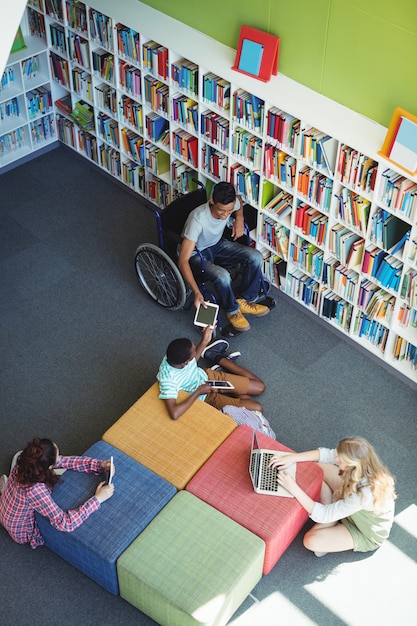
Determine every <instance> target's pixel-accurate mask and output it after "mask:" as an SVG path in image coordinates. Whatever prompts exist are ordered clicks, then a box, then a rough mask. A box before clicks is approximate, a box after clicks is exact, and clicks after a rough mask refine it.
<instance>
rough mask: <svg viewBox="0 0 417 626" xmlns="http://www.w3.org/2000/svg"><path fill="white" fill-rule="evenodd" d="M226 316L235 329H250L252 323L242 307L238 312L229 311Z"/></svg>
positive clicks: (242, 330)
mask: <svg viewBox="0 0 417 626" xmlns="http://www.w3.org/2000/svg"><path fill="white" fill-rule="evenodd" d="M226 316H227V319H228V320H229V322H230V323H231V325H232V326H233V328H234V329H235V330H238V331H240V332H244V331H245V330H249V329H250V324H249V322H248V320H247V319H246V317H244V315H242V311H241V310H240V309H239V311H238V312H237V313H227V314H226Z"/></svg>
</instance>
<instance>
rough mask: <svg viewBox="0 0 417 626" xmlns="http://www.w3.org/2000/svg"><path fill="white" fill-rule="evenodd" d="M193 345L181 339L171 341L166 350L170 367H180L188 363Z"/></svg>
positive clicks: (189, 341) (185, 339) (189, 340)
mask: <svg viewBox="0 0 417 626" xmlns="http://www.w3.org/2000/svg"><path fill="white" fill-rule="evenodd" d="M192 346H193V344H192V341H191V339H187V338H185V337H181V338H180V339H174V340H173V341H171V343H170V344H169V346H168V348H167V355H166V356H167V361H168V363H169V364H170V365H182V364H183V363H185V361H188V359H189V358H190V355H191V348H192Z"/></svg>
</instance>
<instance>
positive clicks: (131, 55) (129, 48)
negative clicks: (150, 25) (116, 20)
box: [116, 24, 140, 63]
mask: <svg viewBox="0 0 417 626" xmlns="http://www.w3.org/2000/svg"><path fill="white" fill-rule="evenodd" d="M116 30H117V48H118V50H119V54H121V55H122V56H124V57H127V58H128V59H131V60H132V61H135V62H136V63H137V62H138V61H139V60H140V40H139V33H137V32H136V31H134V30H133V28H128V27H127V26H124V25H123V24H117V27H116Z"/></svg>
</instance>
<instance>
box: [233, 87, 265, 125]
mask: <svg viewBox="0 0 417 626" xmlns="http://www.w3.org/2000/svg"><path fill="white" fill-rule="evenodd" d="M264 108H265V103H264V101H263V100H261V99H260V98H258V97H257V96H254V95H253V94H251V93H248V92H247V91H245V90H244V89H236V91H235V92H234V94H233V117H234V119H235V121H237V122H238V123H239V124H243V125H244V126H246V127H247V128H249V129H250V130H254V131H256V132H258V133H262V132H263V123H264Z"/></svg>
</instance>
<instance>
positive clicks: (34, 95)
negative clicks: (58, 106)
mask: <svg viewBox="0 0 417 626" xmlns="http://www.w3.org/2000/svg"><path fill="white" fill-rule="evenodd" d="M26 102H27V110H28V117H29V119H32V118H34V117H37V116H38V115H44V114H45V113H49V112H51V111H52V94H51V90H50V88H49V85H48V86H47V85H41V86H40V87H38V88H37V89H32V90H31V91H27V92H26Z"/></svg>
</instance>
